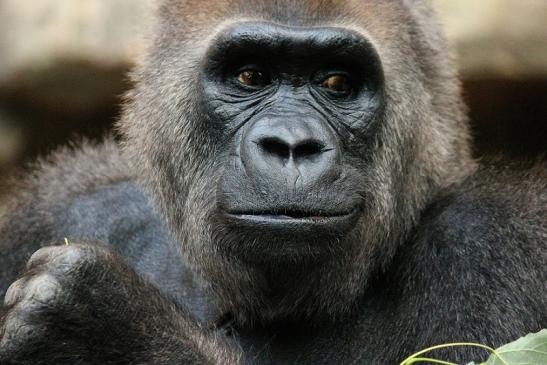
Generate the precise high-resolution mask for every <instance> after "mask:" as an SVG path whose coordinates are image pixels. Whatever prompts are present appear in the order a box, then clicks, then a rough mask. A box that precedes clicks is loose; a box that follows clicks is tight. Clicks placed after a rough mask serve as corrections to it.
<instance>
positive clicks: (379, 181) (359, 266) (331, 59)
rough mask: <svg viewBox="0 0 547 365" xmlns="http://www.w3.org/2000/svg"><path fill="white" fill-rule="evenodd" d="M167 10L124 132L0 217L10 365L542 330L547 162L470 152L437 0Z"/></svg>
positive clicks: (50, 172) (48, 174)
mask: <svg viewBox="0 0 547 365" xmlns="http://www.w3.org/2000/svg"><path fill="white" fill-rule="evenodd" d="M157 19H158V22H157V25H156V28H155V30H154V31H155V33H154V36H153V37H152V41H151V42H150V44H149V45H148V48H147V51H146V54H145V55H144V57H143V59H142V62H141V63H140V64H139V66H138V67H137V69H136V71H135V72H134V74H133V77H134V79H135V83H136V86H135V89H134V90H133V91H132V92H131V93H130V94H129V95H128V98H127V103H126V105H125V110H124V114H123V116H122V118H121V121H120V123H119V129H120V131H121V132H122V133H123V135H124V137H123V142H122V144H121V146H119V145H118V144H116V143H114V142H112V141H110V140H108V139H107V140H106V141H105V142H104V143H101V144H99V145H89V144H84V145H83V146H82V147H81V148H78V149H76V150H68V149H65V150H61V151H59V152H57V153H56V154H54V155H53V156H51V157H50V158H49V159H48V160H47V161H41V162H39V163H38V164H37V166H35V169H34V170H33V172H32V173H30V174H28V175H26V176H24V177H22V178H20V179H18V180H17V182H16V190H15V192H14V194H13V198H12V199H11V201H10V205H9V209H8V213H7V214H6V215H5V216H3V217H0V274H1V275H0V294H2V293H3V294H4V307H3V309H2V315H1V317H0V318H1V319H0V363H1V364H56V365H63V364H181V363H184V364H186V363H188V364H203V363H210V364H238V363H246V364H247V363H248V364H382V365H383V364H394V363H398V362H400V361H401V360H402V359H403V358H404V357H405V356H407V355H410V354H411V353H413V352H415V351H418V350H420V349H422V348H425V347H428V346H431V345H433V344H437V343H446V342H455V341H472V342H480V343H485V344H489V345H492V346H498V345H501V344H502V343H505V342H508V341H510V340H513V339H515V338H517V337H519V336H521V335H524V334H526V333H528V332H532V331H537V330H539V329H541V328H543V327H547V313H546V308H547V295H546V293H547V287H546V283H547V280H546V279H547V269H546V268H547V265H546V264H547V257H546V255H545V253H546V252H547V250H546V249H547V247H546V239H545V237H547V223H546V222H547V212H546V211H547V209H546V206H547V169H546V168H545V166H544V164H543V163H541V162H537V163H530V164H525V165H523V164H516V163H509V162H507V161H503V160H497V161H492V162H486V161H484V162H482V163H481V164H480V165H479V164H477V163H476V162H475V161H474V160H472V158H471V157H470V152H469V151H470V146H469V132H468V127H467V121H466V117H465V113H464V107H463V105H462V102H461V100H460V95H459V93H460V91H459V83H458V81H457V78H456V76H455V72H454V69H453V67H452V65H451V62H450V59H449V57H448V51H447V50H446V49H445V45H444V41H443V38H442V36H441V35H440V33H439V30H438V28H437V26H436V24H435V18H434V15H433V14H432V12H431V10H430V9H429V8H428V7H427V6H426V5H425V4H423V3H422V2H421V1H418V0H412V1H411V0H399V1H395V0H393V1H384V0H381V1H380V0H371V1H365V2H362V1H359V2H357V1H350V0H348V1H328V0H325V1H319V0H307V1H298V2H296V1H289V0H279V1H267V2H256V3H255V2H253V1H230V2H228V1H214V2H213V1H203V0H200V1H197V0H196V1H193V0H187V1H181V0H166V1H163V2H161V5H160V7H159V10H158V14H157ZM64 238H67V239H68V240H69V242H70V243H69V244H68V245H66V244H64V243H63V241H64ZM37 250H38V251H37ZM35 251H37V252H35ZM25 264H26V266H25ZM8 288H9V289H8ZM436 355H437V356H440V357H443V358H446V359H447V360H451V361H456V362H465V361H471V360H475V361H478V360H480V358H481V356H483V355H484V354H481V353H479V352H478V351H477V350H476V349H468V348H458V349H454V350H447V351H444V352H439V353H437V354H436Z"/></svg>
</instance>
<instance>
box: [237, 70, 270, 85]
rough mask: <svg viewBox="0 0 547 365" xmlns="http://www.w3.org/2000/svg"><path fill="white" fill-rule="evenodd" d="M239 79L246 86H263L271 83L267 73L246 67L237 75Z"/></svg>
mask: <svg viewBox="0 0 547 365" xmlns="http://www.w3.org/2000/svg"><path fill="white" fill-rule="evenodd" d="M237 81H238V82H239V83H240V84H242V85H245V86H250V87H263V86H266V85H268V84H269V83H270V80H269V79H268V77H267V76H266V74H265V73H264V72H262V71H258V70H252V69H246V70H243V71H241V72H240V73H239V75H237Z"/></svg>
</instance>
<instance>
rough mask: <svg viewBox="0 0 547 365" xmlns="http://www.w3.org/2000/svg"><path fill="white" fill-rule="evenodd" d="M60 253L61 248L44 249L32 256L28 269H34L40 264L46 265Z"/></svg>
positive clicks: (50, 247)
mask: <svg viewBox="0 0 547 365" xmlns="http://www.w3.org/2000/svg"><path fill="white" fill-rule="evenodd" d="M57 252H59V246H48V247H42V248H41V249H39V250H38V251H36V252H35V253H33V254H32V256H30V259H29V260H28V262H27V269H32V268H34V267H36V266H38V265H40V264H43V263H46V262H48V261H49V260H51V258H52V257H53V256H54V255H55V254H56V253H57Z"/></svg>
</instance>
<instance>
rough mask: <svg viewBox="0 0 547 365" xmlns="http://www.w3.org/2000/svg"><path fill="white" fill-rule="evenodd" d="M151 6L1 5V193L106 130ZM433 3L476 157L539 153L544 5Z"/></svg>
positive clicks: (519, 0)
mask: <svg viewBox="0 0 547 365" xmlns="http://www.w3.org/2000/svg"><path fill="white" fill-rule="evenodd" d="M150 1H151V0H0V186H1V183H2V179H3V178H5V176H7V175H8V174H9V173H10V171H13V169H14V168H16V167H18V166H21V165H23V164H24V163H25V162H26V161H29V160H32V159H34V158H35V157H36V156H38V155H43V154H46V153H48V151H50V150H51V149H53V148H56V147H57V146H59V145H61V144H66V143H67V142H68V141H69V140H71V139H77V138H78V137H79V136H86V137H88V138H99V137H100V136H101V135H102V134H104V133H105V132H107V131H109V130H111V128H112V125H113V123H114V122H115V121H116V119H117V118H118V115H119V110H120V109H119V104H120V96H121V95H122V94H123V92H124V91H125V90H127V89H128V88H129V87H130V86H131V85H130V83H129V81H128V79H127V77H126V73H127V71H128V70H129V69H130V68H131V65H132V64H133V62H134V60H135V57H136V56H137V55H138V53H139V52H140V49H141V45H142V41H141V38H142V37H141V36H139V34H142V30H143V29H146V28H147V26H146V23H147V22H148V20H147V18H148V16H147V14H148V13H149V9H148V5H149V3H150ZM433 3H434V5H435V7H436V8H437V9H438V11H439V13H440V15H441V21H442V23H443V24H444V26H445V29H446V32H447V35H448V38H449V40H450V42H451V44H452V46H453V47H454V49H455V51H456V55H457V58H458V63H459V68H460V70H461V75H462V78H463V80H464V96H465V99H466V101H467V103H468V105H469V107H470V115H471V120H472V127H473V135H474V141H475V142H474V148H475V155H476V156H484V155H488V154H494V153H499V152H502V153H504V154H506V155H509V156H511V157H514V158H526V159H528V158H534V157H535V156H538V155H541V154H542V153H544V152H545V151H546V150H547V1H546V0H434V1H433ZM544 156H545V155H544ZM2 193H4V194H5V190H2V189H1V188H0V201H1V194H2ZM0 212H1V204H0Z"/></svg>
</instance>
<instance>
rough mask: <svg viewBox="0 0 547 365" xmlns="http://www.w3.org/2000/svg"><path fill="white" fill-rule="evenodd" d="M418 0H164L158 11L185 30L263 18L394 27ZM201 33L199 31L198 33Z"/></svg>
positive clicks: (293, 22) (296, 23) (293, 23)
mask: <svg viewBox="0 0 547 365" xmlns="http://www.w3.org/2000/svg"><path fill="white" fill-rule="evenodd" d="M407 3H411V4H407ZM417 4H419V5H420V7H423V1H421V0H408V1H407V0H262V1H258V0H164V2H163V3H162V10H163V11H161V12H160V14H161V15H162V16H163V17H164V18H166V20H168V21H171V22H175V23H177V24H178V25H179V26H182V27H184V28H186V30H190V31H192V30H195V31H198V32H199V29H200V28H202V27H203V26H204V25H206V26H207V28H208V29H211V28H218V25H219V24H220V23H222V22H226V21H241V20H264V21H273V22H276V23H279V24H286V25H291V26H328V25H347V26H354V27H364V28H368V26H371V27H374V24H375V23H378V22H381V23H385V22H387V23H390V24H391V25H390V26H391V27H394V26H396V25H397V24H398V23H399V22H398V21H397V19H400V17H401V16H404V13H405V12H406V11H407V10H408V7H410V6H417ZM201 36H203V34H201Z"/></svg>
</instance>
